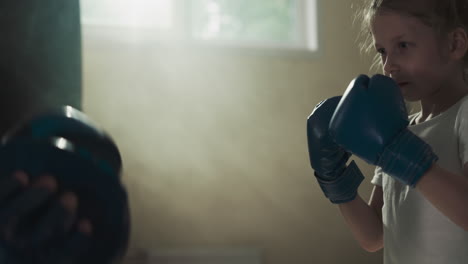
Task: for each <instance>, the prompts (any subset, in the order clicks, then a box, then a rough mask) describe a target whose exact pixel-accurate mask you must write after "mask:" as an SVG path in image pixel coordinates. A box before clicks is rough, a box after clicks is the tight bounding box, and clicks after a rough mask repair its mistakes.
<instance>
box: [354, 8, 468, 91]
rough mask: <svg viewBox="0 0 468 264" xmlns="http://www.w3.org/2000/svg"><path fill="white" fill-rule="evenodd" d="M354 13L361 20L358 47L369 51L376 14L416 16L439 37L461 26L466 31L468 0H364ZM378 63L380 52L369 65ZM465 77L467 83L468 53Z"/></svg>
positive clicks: (467, 26) (371, 46) (467, 24)
mask: <svg viewBox="0 0 468 264" xmlns="http://www.w3.org/2000/svg"><path fill="white" fill-rule="evenodd" d="M364 1H365V2H364V5H363V6H362V7H361V8H360V10H358V11H357V12H356V15H355V21H356V20H358V21H360V22H361V28H360V29H361V30H360V34H359V39H358V40H359V41H360V43H359V47H360V50H361V52H364V53H368V54H369V53H370V51H371V50H372V49H373V39H372V34H371V31H370V28H371V24H372V22H373V20H374V19H375V17H376V15H377V14H378V13H379V12H382V11H394V12H398V13H400V14H404V15H408V16H412V17H415V18H418V19H419V20H420V21H421V22H422V23H424V24H426V25H427V26H429V27H431V28H433V29H434V30H435V32H436V34H438V36H439V37H443V36H444V35H446V34H447V33H449V32H450V31H451V30H453V29H455V28H457V27H461V28H463V29H464V30H465V31H467V32H468V0H364ZM379 62H380V59H379V54H376V55H375V57H374V62H373V64H372V66H371V68H374V67H375V66H377V65H378V64H379ZM463 72H464V76H463V77H464V80H465V82H468V52H467V54H465V57H464V58H463Z"/></svg>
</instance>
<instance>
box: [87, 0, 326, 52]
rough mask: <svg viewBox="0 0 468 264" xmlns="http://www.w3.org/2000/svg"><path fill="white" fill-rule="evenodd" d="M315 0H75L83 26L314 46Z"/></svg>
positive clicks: (220, 40) (258, 43)
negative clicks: (77, 2)
mask: <svg viewBox="0 0 468 264" xmlns="http://www.w3.org/2000/svg"><path fill="white" fill-rule="evenodd" d="M316 1H317V0H81V16H82V24H83V26H84V27H85V28H92V27H108V28H112V29H114V30H115V29H117V30H118V29H120V30H123V31H125V30H126V31H129V30H130V31H133V32H135V31H141V32H145V34H148V33H149V34H150V35H151V36H152V37H154V38H158V39H179V40H180V39H184V40H187V41H192V42H193V41H195V42H202V43H217V44H221V45H231V46H232V45H235V46H247V47H249V46H250V47H271V48H278V47H280V48H290V49H303V50H304V49H305V50H316V49H317V46H318V43H317V21H316V20H317V18H316V16H317V11H316V9H317V8H316Z"/></svg>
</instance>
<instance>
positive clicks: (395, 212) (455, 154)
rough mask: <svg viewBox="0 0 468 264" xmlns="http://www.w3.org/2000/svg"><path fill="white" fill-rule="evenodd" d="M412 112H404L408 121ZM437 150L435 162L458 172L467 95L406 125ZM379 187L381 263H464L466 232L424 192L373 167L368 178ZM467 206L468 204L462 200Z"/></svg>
mask: <svg viewBox="0 0 468 264" xmlns="http://www.w3.org/2000/svg"><path fill="white" fill-rule="evenodd" d="M415 118H416V115H411V116H410V119H409V120H410V121H411V123H410V124H412V121H413V120H414V119H415ZM408 129H409V130H410V131H412V132H413V133H414V134H416V135H418V136H419V137H420V138H421V139H423V140H424V141H425V142H427V143H428V144H429V145H430V146H431V147H432V150H433V151H434V152H435V153H436V154H437V156H438V157H439V160H438V161H437V164H438V165H439V166H440V167H442V168H444V169H446V170H448V171H451V172H452V173H456V174H460V175H461V174H463V164H465V163H466V162H467V161H468V96H465V97H463V98H462V99H460V100H459V101H458V102H457V103H456V104H454V105H453V106H451V107H450V108H449V109H447V110H446V111H445V112H443V113H441V114H439V115H438V116H436V117H434V118H432V119H430V120H428V121H425V122H422V123H419V124H416V125H410V126H409V127H408ZM371 182H372V183H373V184H375V185H379V186H382V188H383V200H384V206H383V208H382V221H383V229H384V263H385V264H432V263H434V264H436V263H437V264H442V263H444V264H449V263H450V264H467V263H468V232H466V231H464V230H463V229H462V228H461V227H459V226H457V225H456V224H454V223H453V222H452V221H451V220H450V219H448V218H447V217H446V216H444V215H443V214H442V213H441V212H440V211H439V210H438V209H436V208H435V207H434V206H433V205H432V204H431V203H430V202H429V201H427V200H426V199H425V198H424V196H423V195H422V194H421V193H420V192H419V191H417V190H416V189H413V188H411V187H409V186H407V185H405V184H402V183H401V182H399V181H398V180H395V179H393V178H392V177H390V176H388V175H387V174H385V173H384V172H382V170H381V169H380V168H379V167H377V168H376V170H375V175H374V177H373V179H372V181H371ZM466 208H467V210H468V205H467V207H466Z"/></svg>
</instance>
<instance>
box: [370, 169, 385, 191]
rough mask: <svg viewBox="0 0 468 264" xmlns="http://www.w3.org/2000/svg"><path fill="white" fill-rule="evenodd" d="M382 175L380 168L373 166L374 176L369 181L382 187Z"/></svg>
mask: <svg viewBox="0 0 468 264" xmlns="http://www.w3.org/2000/svg"><path fill="white" fill-rule="evenodd" d="M382 176H383V172H382V168H380V167H375V171H374V177H373V178H372V180H371V183H372V184H374V185H378V186H381V187H382Z"/></svg>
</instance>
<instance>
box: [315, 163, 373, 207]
mask: <svg viewBox="0 0 468 264" xmlns="http://www.w3.org/2000/svg"><path fill="white" fill-rule="evenodd" d="M315 176H316V178H317V181H318V183H319V185H320V188H321V189H322V191H323V192H324V194H325V196H326V197H327V198H328V199H329V200H330V201H331V202H332V203H334V204H340V203H346V202H350V201H352V200H354V198H356V195H357V190H358V188H359V185H360V184H361V182H362V180H363V179H364V176H363V175H362V173H361V171H360V170H359V168H358V166H357V165H356V163H355V162H354V161H351V162H350V164H349V165H348V166H347V167H346V169H345V170H344V171H343V172H342V174H341V175H340V176H339V177H337V179H336V180H333V181H327V180H324V179H323V178H321V177H320V175H317V173H315Z"/></svg>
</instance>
